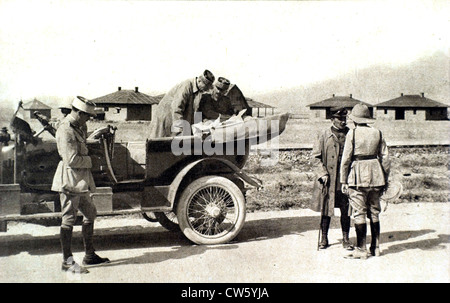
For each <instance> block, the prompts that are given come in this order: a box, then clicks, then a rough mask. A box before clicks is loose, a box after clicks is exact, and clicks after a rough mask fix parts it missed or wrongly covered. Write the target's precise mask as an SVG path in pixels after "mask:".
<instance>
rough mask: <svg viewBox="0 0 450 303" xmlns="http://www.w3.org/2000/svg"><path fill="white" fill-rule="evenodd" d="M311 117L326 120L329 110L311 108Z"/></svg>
mask: <svg viewBox="0 0 450 303" xmlns="http://www.w3.org/2000/svg"><path fill="white" fill-rule="evenodd" d="M310 118H311V119H312V120H326V119H327V112H326V110H325V109H311V116H310Z"/></svg>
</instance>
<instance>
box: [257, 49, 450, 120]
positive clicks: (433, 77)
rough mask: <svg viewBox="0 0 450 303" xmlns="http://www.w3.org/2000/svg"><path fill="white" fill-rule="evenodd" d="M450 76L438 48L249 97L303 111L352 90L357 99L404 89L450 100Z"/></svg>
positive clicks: (378, 97) (381, 96) (386, 95)
mask: <svg viewBox="0 0 450 303" xmlns="http://www.w3.org/2000/svg"><path fill="white" fill-rule="evenodd" d="M449 77H450V76H449V57H448V56H446V55H445V54H444V53H442V52H437V53H435V54H434V55H433V56H430V57H424V58H421V59H419V60H416V61H414V62H412V63H410V64H408V65H404V66H400V67H391V66H386V65H383V66H381V65H380V66H373V67H370V68H366V69H362V70H358V71H355V72H354V73H351V74H350V73H348V74H345V75H342V76H340V77H338V78H334V79H330V80H325V81H321V82H318V83H314V84H311V85H305V86H299V87H294V88H290V89H284V90H279V91H275V92H271V93H268V94H264V95H255V96H249V97H251V98H253V99H254V100H256V101H259V102H263V103H266V104H269V105H272V106H275V107H278V108H279V110H283V111H289V112H291V113H299V114H302V113H305V112H308V111H309V108H308V107H306V106H307V105H308V104H311V103H314V102H318V101H321V100H324V99H327V98H330V97H331V96H332V95H333V94H336V95H337V96H346V95H349V94H352V95H353V98H355V99H358V100H361V101H364V102H367V103H370V104H377V103H380V102H383V101H387V100H390V99H393V98H396V97H398V96H400V94H401V93H405V94H420V93H422V92H424V93H425V96H426V97H428V98H430V99H433V100H435V101H438V102H441V103H444V104H450V89H449V87H450V79H449Z"/></svg>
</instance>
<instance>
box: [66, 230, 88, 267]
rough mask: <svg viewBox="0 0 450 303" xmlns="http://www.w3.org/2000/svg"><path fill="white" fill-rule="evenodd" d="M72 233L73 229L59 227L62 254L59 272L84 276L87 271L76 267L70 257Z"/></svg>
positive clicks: (71, 256)
mask: <svg viewBox="0 0 450 303" xmlns="http://www.w3.org/2000/svg"><path fill="white" fill-rule="evenodd" d="M72 231H73V228H72V227H69V228H67V227H66V228H65V227H62V226H61V229H60V241H61V249H62V253H63V262H62V264H61V270H63V271H66V272H71V273H73V274H86V273H88V272H89V271H88V270H86V269H85V268H84V267H81V266H80V265H78V264H77V263H76V262H75V261H74V259H73V255H72Z"/></svg>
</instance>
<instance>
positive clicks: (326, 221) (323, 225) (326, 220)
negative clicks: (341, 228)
mask: <svg viewBox="0 0 450 303" xmlns="http://www.w3.org/2000/svg"><path fill="white" fill-rule="evenodd" d="M330 221H331V217H328V216H322V220H321V221H320V229H321V230H322V238H321V240H320V243H319V249H326V248H327V247H328V246H330V245H329V244H328V229H329V228H330Z"/></svg>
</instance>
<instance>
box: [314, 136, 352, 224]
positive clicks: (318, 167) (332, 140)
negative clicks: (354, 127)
mask: <svg viewBox="0 0 450 303" xmlns="http://www.w3.org/2000/svg"><path fill="white" fill-rule="evenodd" d="M347 131H348V129H347ZM312 159H313V165H314V173H315V180H314V187H313V193H312V200H311V202H312V209H313V210H315V211H320V212H321V211H322V206H323V204H324V203H325V207H324V213H323V215H325V216H329V217H332V216H334V207H335V198H336V197H335V195H336V190H340V188H336V184H337V182H336V181H337V180H338V178H339V165H338V161H339V143H338V140H337V138H336V136H335V135H334V134H333V133H332V131H331V128H328V129H326V130H325V131H324V132H322V133H321V134H320V135H319V138H318V140H316V141H315V143H314V146H313V151H312ZM325 175H328V184H329V186H328V188H327V192H328V194H324V193H323V192H322V190H323V185H322V184H320V183H319V181H318V179H319V178H320V177H323V176H325Z"/></svg>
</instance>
